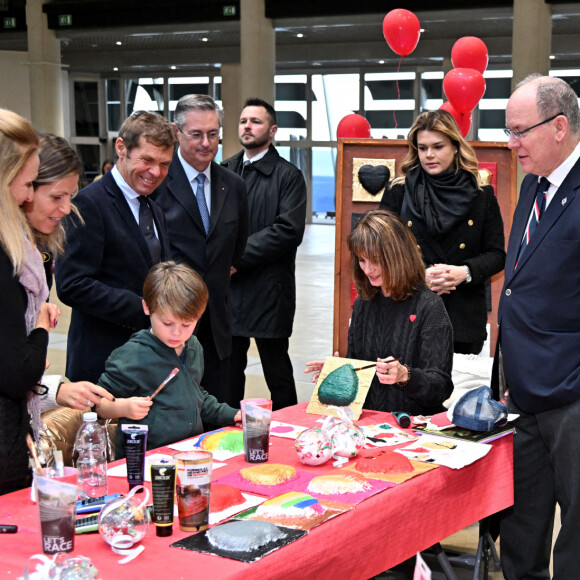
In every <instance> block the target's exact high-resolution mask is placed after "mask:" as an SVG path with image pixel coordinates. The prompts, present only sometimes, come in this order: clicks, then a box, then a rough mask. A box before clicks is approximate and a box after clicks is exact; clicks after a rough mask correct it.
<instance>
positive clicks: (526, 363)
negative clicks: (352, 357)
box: [498, 75, 580, 580]
mask: <svg viewBox="0 0 580 580" xmlns="http://www.w3.org/2000/svg"><path fill="white" fill-rule="evenodd" d="M506 126H507V128H506V133H508V134H509V142H508V146H509V147H510V148H511V149H513V150H515V152H516V155H517V157H518V159H519V161H520V164H521V166H522V169H523V170H524V171H525V172H526V173H528V175H527V176H526V178H525V179H524V181H523V183H522V187H521V192H520V198H519V202H518V205H517V208H516V210H515V213H514V218H513V224H512V227H511V234H510V240H509V246H508V253H507V259H506V266H505V283H504V288H503V291H502V296H501V302H500V306H499V312H498V324H499V333H500V334H499V336H500V340H499V343H500V350H501V355H502V358H501V359H500V360H501V361H502V363H503V373H504V375H505V387H506V388H507V393H508V406H509V410H510V412H512V413H519V414H520V417H519V419H518V420H517V422H516V433H515V435H514V506H513V508H510V510H508V511H507V512H506V514H504V517H503V519H502V522H501V559H502V568H503V572H504V575H505V577H506V578H507V579H508V580H514V579H524V578H526V579H531V578H534V579H540V578H541V579H544V578H545V579H549V578H550V572H549V564H550V552H551V546H552V531H553V524H554V514H555V507H556V504H557V503H558V504H559V505H560V508H561V517H562V527H561V530H560V532H559V534H558V538H557V541H556V544H555V546H554V555H553V566H554V578H557V579H558V580H564V579H568V578H569V579H573V578H574V579H575V578H578V553H579V548H580V454H579V449H580V428H579V425H580V268H579V267H578V265H579V264H580V195H578V194H579V193H580V192H579V191H578V188H579V187H580V161H579V158H580V145H579V144H578V143H579V141H580V111H579V109H578V98H577V96H576V94H575V92H574V90H573V89H572V88H571V87H570V86H569V85H568V84H567V83H566V82H564V81H562V80H560V79H557V78H551V77H545V76H541V75H531V76H530V77H527V78H526V79H524V80H523V81H522V82H521V83H520V84H519V85H518V87H517V88H516V90H515V92H514V93H513V95H512V96H511V98H510V99H509V102H508V105H507V109H506ZM541 177H542V178H547V180H548V182H545V180H544V179H542V180H540V178H541ZM542 183H545V186H546V187H547V188H548V189H547V190H545V193H544V189H545V187H542V189H539V187H540V186H541V185H542ZM577 198H578V199H577ZM532 220H533V221H534V223H533V224H532ZM529 232H533V233H531V234H530V233H529ZM523 246H525V247H523Z"/></svg>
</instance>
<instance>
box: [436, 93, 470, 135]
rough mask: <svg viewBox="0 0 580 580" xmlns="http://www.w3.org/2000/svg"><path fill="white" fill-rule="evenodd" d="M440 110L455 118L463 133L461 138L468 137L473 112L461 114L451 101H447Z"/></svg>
mask: <svg viewBox="0 0 580 580" xmlns="http://www.w3.org/2000/svg"><path fill="white" fill-rule="evenodd" d="M439 108H440V109H442V110H443V111H447V112H448V113H450V114H451V115H452V116H453V118H454V119H455V122H456V123H457V126H458V127H459V131H460V132H461V136H462V137H466V136H467V133H469V129H471V112H469V113H460V112H459V111H457V110H456V109H455V107H454V106H453V105H452V104H451V103H450V102H449V101H445V102H444V103H443V104H442V105H441V106H440V107H439Z"/></svg>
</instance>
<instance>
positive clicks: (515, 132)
mask: <svg viewBox="0 0 580 580" xmlns="http://www.w3.org/2000/svg"><path fill="white" fill-rule="evenodd" d="M563 114H564V113H557V114H556V115H554V116H553V117H550V118H549V119H546V120H544V121H540V122H539V123H536V124H535V125H532V126H531V127H528V128H527V129H522V130H521V131H518V130H517V129H508V128H507V127H506V128H505V129H504V130H503V132H504V133H505V134H506V135H507V136H508V139H509V138H510V137H513V138H514V139H521V138H522V137H523V136H524V135H525V134H526V133H527V132H528V131H531V130H532V129H535V128H536V127H539V126H540V125H544V124H545V123H549V122H550V121H553V120H554V119H555V118H556V117H559V116H560V115H563Z"/></svg>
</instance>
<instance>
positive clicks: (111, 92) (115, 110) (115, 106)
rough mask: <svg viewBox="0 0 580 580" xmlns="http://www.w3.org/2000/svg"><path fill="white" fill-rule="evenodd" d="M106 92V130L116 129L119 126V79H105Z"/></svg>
mask: <svg viewBox="0 0 580 580" xmlns="http://www.w3.org/2000/svg"><path fill="white" fill-rule="evenodd" d="M105 90H106V93H107V130H108V131H118V130H119V129H120V128H121V123H122V120H121V81H120V80H119V79H109V80H106V81H105Z"/></svg>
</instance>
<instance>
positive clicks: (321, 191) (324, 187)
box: [312, 147, 336, 217]
mask: <svg viewBox="0 0 580 580" xmlns="http://www.w3.org/2000/svg"><path fill="white" fill-rule="evenodd" d="M335 192H336V147H313V148H312V211H313V213H314V214H315V215H317V216H320V215H324V217H335V216H336V202H335Z"/></svg>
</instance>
